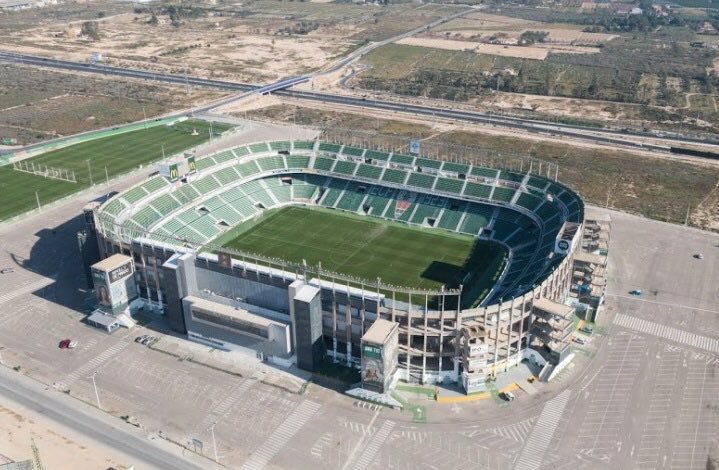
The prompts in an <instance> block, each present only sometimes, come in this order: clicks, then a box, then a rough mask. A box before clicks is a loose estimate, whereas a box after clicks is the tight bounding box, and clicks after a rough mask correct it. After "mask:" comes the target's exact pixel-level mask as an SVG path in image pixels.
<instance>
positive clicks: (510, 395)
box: [502, 392, 516, 401]
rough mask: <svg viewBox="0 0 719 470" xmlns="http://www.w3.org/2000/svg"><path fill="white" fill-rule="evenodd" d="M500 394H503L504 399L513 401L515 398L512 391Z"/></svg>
mask: <svg viewBox="0 0 719 470" xmlns="http://www.w3.org/2000/svg"><path fill="white" fill-rule="evenodd" d="M502 395H503V396H504V399H505V400H507V401H513V400H514V399H515V398H516V397H515V396H514V393H512V392H502Z"/></svg>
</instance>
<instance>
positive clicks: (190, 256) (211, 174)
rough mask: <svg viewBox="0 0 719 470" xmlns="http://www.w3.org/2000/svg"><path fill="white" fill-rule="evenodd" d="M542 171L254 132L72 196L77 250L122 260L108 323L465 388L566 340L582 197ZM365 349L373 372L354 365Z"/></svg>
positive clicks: (555, 358) (553, 358)
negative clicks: (158, 322)
mask: <svg viewBox="0 0 719 470" xmlns="http://www.w3.org/2000/svg"><path fill="white" fill-rule="evenodd" d="M527 162H529V159H528V160H527ZM535 163H536V162H535ZM542 170H544V171H542ZM555 174H556V173H555V172H554V171H547V166H545V167H544V168H543V167H542V166H540V165H536V164H534V165H533V164H529V163H528V164H527V165H524V167H523V169H522V170H517V169H516V168H515V169H508V168H500V167H488V166H481V165H477V164H472V163H471V162H468V161H467V162H465V161H448V160H441V159H437V158H432V157H429V156H425V155H417V154H406V153H400V152H393V151H383V150H378V149H372V148H362V147H357V146H350V145H344V144H340V143H335V142H330V141H324V140H303V141H272V142H257V143H253V144H249V145H241V146H238V147H233V148H227V149H225V150H223V151H220V152H218V153H215V154H213V155H209V156H207V157H204V158H201V159H198V160H197V161H195V160H194V158H191V157H190V158H185V157H178V158H176V159H175V160H173V161H170V162H169V163H165V164H162V165H160V168H159V172H158V173H157V174H156V175H155V176H152V177H150V178H149V179H147V180H146V181H144V182H142V183H141V184H139V185H136V186H134V187H132V188H130V189H128V190H126V191H124V192H122V193H119V194H117V195H115V196H113V197H112V198H110V199H109V200H107V201H105V202H104V203H102V204H99V203H95V204H94V205H91V206H88V207H87V208H86V210H85V215H86V221H87V226H88V233H89V234H90V235H91V236H92V238H94V237H97V242H98V243H97V246H98V247H99V253H96V254H95V255H92V254H88V255H87V260H88V261H92V259H93V258H95V259H103V260H105V261H103V263H104V262H106V261H108V259H109V258H114V259H116V260H117V261H118V263H120V264H122V263H129V265H131V269H130V272H132V273H134V276H133V279H134V281H133V284H134V287H131V288H128V289H126V290H124V291H123V293H122V296H121V297H122V298H121V299H120V300H117V299H114V298H112V297H113V296H114V295H115V293H114V291H113V288H112V286H110V289H109V290H110V297H111V300H110V301H109V303H108V305H109V308H108V309H105V310H104V311H103V312H102V313H103V314H111V315H114V316H117V317H118V318H120V320H122V319H123V318H124V317H123V315H126V316H127V317H130V318H131V315H132V313H133V312H134V311H135V310H136V309H137V308H143V309H152V310H153V311H155V312H159V313H162V314H164V315H166V317H167V320H168V322H169V324H170V325H171V327H172V328H173V329H174V330H175V331H176V332H178V333H180V334H183V335H186V336H187V337H188V338H189V339H191V340H193V341H197V342H200V343H203V344H206V345H209V346H212V347H215V348H218V349H224V350H254V351H255V352H256V353H257V354H258V355H261V356H262V357H263V358H265V359H267V360H269V361H272V362H274V363H276V364H280V365H284V366H289V365H292V364H295V365H296V366H297V367H299V368H301V369H306V370H317V369H318V368H320V367H321V366H322V364H323V363H325V362H327V361H330V362H335V363H340V364H344V365H347V366H351V367H361V368H362V377H363V380H364V379H365V378H367V380H368V381H371V380H374V381H378V380H379V382H381V383H380V386H379V387H378V389H379V390H380V391H382V390H385V389H386V387H387V386H391V383H392V382H393V381H394V380H398V379H399V380H406V381H409V382H420V383H435V382H437V381H448V382H451V381H454V382H458V383H460V384H461V385H462V386H463V388H464V390H465V391H466V392H468V393H470V392H474V391H478V390H484V387H485V383H486V381H487V379H488V378H491V377H493V376H495V375H496V374H497V373H500V372H502V371H505V370H507V369H508V368H509V367H512V366H513V365H516V364H518V363H519V362H520V361H524V360H529V361H533V362H534V363H535V364H537V365H539V366H543V367H544V368H545V369H546V368H550V369H551V368H552V367H556V366H557V365H558V364H560V363H562V362H563V361H564V360H565V359H567V356H568V355H569V354H570V352H569V351H570V349H569V333H570V331H571V323H572V320H571V318H572V314H573V308H572V307H570V306H567V305H566V304H565V303H563V302H564V299H566V298H567V294H568V292H569V290H570V284H571V277H572V260H573V255H574V252H575V249H576V248H577V245H578V244H579V243H580V242H579V240H580V239H581V232H582V224H583V219H584V205H583V202H582V200H581V198H580V197H579V196H578V194H576V193H575V192H574V191H573V190H572V189H570V188H569V187H567V186H565V185H563V184H561V183H560V182H558V181H556V177H555V176H554V175H555ZM89 245H94V244H88V246H89ZM90 251H91V250H90ZM125 260H126V261H125ZM88 264H91V263H88ZM106 264H107V266H110V267H111V266H115V265H114V264H112V263H106ZM118 266H119V264H118ZM123 266H125V267H124V268H123V273H124V272H127V269H126V267H127V264H125V265H123ZM94 269H95V268H94V267H93V270H94ZM118 269H119V268H118ZM93 273H94V271H93ZM113 273H114V271H109V275H108V277H107V278H106V279H107V280H108V282H109V283H112V282H113V278H117V277H118V276H117V275H116V274H113ZM93 277H95V276H94V274H93ZM98 279H99V278H98ZM93 316H94V317H95V318H97V316H96V315H93ZM378 351H379V352H378ZM372 354H378V355H379V356H381V357H382V361H380V362H381V366H380V367H379V369H380V370H379V373H378V371H377V370H374V371H373V372H372V373H371V374H365V372H366V371H365V359H366V358H371V357H374V356H372ZM375 362H376V361H375ZM375 366H376V364H375ZM378 375H379V376H380V377H379V378H378V377H377V376H378Z"/></svg>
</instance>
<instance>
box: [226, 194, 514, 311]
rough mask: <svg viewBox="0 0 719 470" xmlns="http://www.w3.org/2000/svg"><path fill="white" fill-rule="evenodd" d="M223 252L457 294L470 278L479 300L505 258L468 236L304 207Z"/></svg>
mask: <svg viewBox="0 0 719 470" xmlns="http://www.w3.org/2000/svg"><path fill="white" fill-rule="evenodd" d="M239 230H243V227H242V226H240V227H239ZM225 246H227V247H230V248H234V249H237V250H240V251H243V252H247V253H254V254H259V255H263V256H269V257H273V258H280V259H284V260H286V261H289V262H292V263H302V260H305V261H306V262H307V263H308V264H309V265H312V266H316V265H317V264H318V263H322V269H324V270H327V271H331V272H336V273H340V274H346V275H349V276H353V277H357V278H360V279H366V280H368V281H369V282H376V279H377V278H378V277H379V278H381V279H382V282H383V283H385V284H391V285H395V286H402V287H409V288H416V289H440V288H441V287H442V285H444V286H447V287H457V286H458V285H459V284H460V283H461V281H462V279H464V278H465V276H468V275H469V276H470V278H472V279H474V280H475V283H476V284H478V285H472V286H466V287H467V291H472V292H476V293H477V294H480V293H482V292H484V293H485V294H486V292H488V288H489V287H490V285H488V284H491V280H492V279H494V276H495V274H496V273H497V271H498V270H499V269H500V268H501V266H502V261H503V259H504V256H505V253H504V248H502V247H501V246H500V245H498V244H495V243H490V242H483V241H475V239H474V238H473V237H469V236H464V235H458V234H450V233H449V232H444V231H438V230H432V229H419V228H412V227H409V226H406V225H404V224H400V223H396V222H388V221H384V220H381V219H375V218H371V217H363V216H358V215H351V214H346V213H343V212H339V211H333V210H328V209H314V208H313V209H308V208H300V207H289V208H284V209H279V210H276V211H272V212H270V213H268V214H266V215H264V216H263V217H262V219H261V220H260V222H259V223H257V224H255V225H253V226H252V227H251V228H249V229H247V230H244V231H243V232H242V233H241V234H239V235H238V236H237V237H236V238H234V239H232V240H230V241H228V242H226V243H225ZM465 300H466V301H467V302H468V303H472V301H476V300H477V299H476V298H475V299H471V298H468V299H465Z"/></svg>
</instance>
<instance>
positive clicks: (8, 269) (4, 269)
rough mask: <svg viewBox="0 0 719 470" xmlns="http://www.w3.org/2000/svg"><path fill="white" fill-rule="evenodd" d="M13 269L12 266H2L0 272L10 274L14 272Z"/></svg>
mask: <svg viewBox="0 0 719 470" xmlns="http://www.w3.org/2000/svg"><path fill="white" fill-rule="evenodd" d="M14 272H15V270H14V269H13V268H2V269H0V274H10V273H14Z"/></svg>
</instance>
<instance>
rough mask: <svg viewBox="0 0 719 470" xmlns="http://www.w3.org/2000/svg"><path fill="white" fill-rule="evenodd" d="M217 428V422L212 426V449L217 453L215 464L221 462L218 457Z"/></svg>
mask: <svg viewBox="0 0 719 470" xmlns="http://www.w3.org/2000/svg"><path fill="white" fill-rule="evenodd" d="M215 426H217V421H215V422H214V423H212V426H210V432H211V433H212V448H213V449H214V451H215V462H219V458H218V457H217V441H216V440H215Z"/></svg>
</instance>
